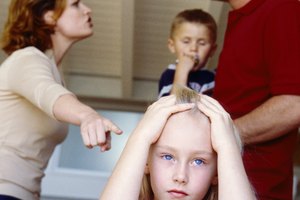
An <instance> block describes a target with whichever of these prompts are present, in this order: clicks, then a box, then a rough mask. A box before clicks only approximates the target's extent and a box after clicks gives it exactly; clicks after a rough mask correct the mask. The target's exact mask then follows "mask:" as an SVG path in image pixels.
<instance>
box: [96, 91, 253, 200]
mask: <svg viewBox="0 0 300 200" xmlns="http://www.w3.org/2000/svg"><path fill="white" fill-rule="evenodd" d="M143 177H144V180H143ZM142 180H143V184H142ZM218 198H219V199H222V200H223V199H230V200H234V199H236V200H240V199H244V200H248V199H255V195H254V193H253V191H252V189H251V186H250V183H249V181H248V179H247V175H246V173H245V170H244V167H243V163H242V159H241V146H240V141H239V140H238V137H237V133H236V132H235V128H234V126H233V123H232V121H231V118H230V116H229V115H228V114H227V113H226V112H225V111H224V109H223V108H222V107H221V106H220V105H219V104H218V102H216V101H215V100H214V99H212V98H210V97H208V96H205V95H201V96H199V95H198V94H197V93H196V92H194V91H192V90H190V89H186V88H185V89H179V90H178V91H177V94H176V97H175V96H174V95H171V96H168V97H162V98H161V99H159V100H158V101H157V102H155V103H154V104H152V105H151V106H150V107H149V108H148V110H147V111H146V113H145V115H144V117H143V118H142V120H141V121H140V123H139V124H138V126H137V127H136V129H135V130H134V132H133V133H132V134H131V136H130V138H129V140H128V142H127V144H126V146H125V149H124V150H123V153H122V155H121V157H120V160H119V161H118V163H117V165H116V167H115V169H114V171H113V174H112V176H111V177H110V179H109V181H108V184H107V186H106V188H105V189H104V191H103V193H102V196H101V198H100V199H101V200H111V199H114V200H127V199H128V200H138V199H140V200H167V199H193V200H200V199H218Z"/></svg>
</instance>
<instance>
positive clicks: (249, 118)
mask: <svg viewBox="0 0 300 200" xmlns="http://www.w3.org/2000/svg"><path fill="white" fill-rule="evenodd" d="M234 123H235V125H236V126H237V128H238V129H239V131H240V134H241V137H242V140H243V142H244V143H245V144H252V143H259V142H264V141H268V140H271V139H274V138H277V137H280V136H282V135H284V134H286V133H288V132H289V131H290V130H293V129H296V128H298V127H299V126H300V96H296V95H280V96H274V97H272V98H270V99H269V100H268V101H266V102H265V103H263V104H262V105H261V106H259V107H257V108H256V109H254V110H253V111H251V112H250V113H248V114H246V115H244V116H242V117H240V118H237V119H235V120H234Z"/></svg>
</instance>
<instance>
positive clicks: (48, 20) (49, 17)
mask: <svg viewBox="0 0 300 200" xmlns="http://www.w3.org/2000/svg"><path fill="white" fill-rule="evenodd" d="M43 18H44V20H45V22H46V24H50V25H55V23H56V21H55V20H54V12H53V11H52V10H48V11H47V12H46V13H45V14H44V17H43Z"/></svg>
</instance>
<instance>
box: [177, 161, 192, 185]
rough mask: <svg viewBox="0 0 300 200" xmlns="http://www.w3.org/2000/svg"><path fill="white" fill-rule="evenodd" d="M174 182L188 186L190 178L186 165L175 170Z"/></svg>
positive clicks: (178, 166) (180, 165)
mask: <svg viewBox="0 0 300 200" xmlns="http://www.w3.org/2000/svg"><path fill="white" fill-rule="evenodd" d="M173 181H174V182H177V183H179V184H187V183H188V181H189V178H188V168H187V166H186V165H185V164H179V163H178V165H177V166H176V167H175V168H174V174H173Z"/></svg>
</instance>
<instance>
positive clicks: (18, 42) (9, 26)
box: [1, 0, 66, 54]
mask: <svg viewBox="0 0 300 200" xmlns="http://www.w3.org/2000/svg"><path fill="white" fill-rule="evenodd" d="M65 6H66V0H12V1H11V3H10V6H9V12H8V17H7V21H6V24H5V26H4V31H3V33H2V38H1V48H2V49H3V50H4V51H5V52H6V53H7V54H11V53H12V52H14V51H16V50H18V49H22V48H24V47H28V46H34V47H36V48H38V49H39V50H41V51H43V52H44V51H45V50H47V49H50V48H51V47H52V41H51V37H50V35H51V34H53V33H54V26H55V25H49V24H47V23H46V22H45V20H44V14H45V13H46V12H47V11H53V12H54V13H53V14H54V16H53V17H54V20H55V21H56V20H57V19H58V18H59V17H60V16H61V14H62V12H63V11H64V9H65Z"/></svg>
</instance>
